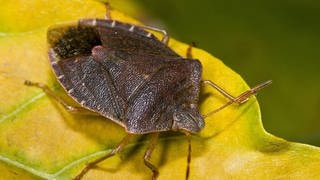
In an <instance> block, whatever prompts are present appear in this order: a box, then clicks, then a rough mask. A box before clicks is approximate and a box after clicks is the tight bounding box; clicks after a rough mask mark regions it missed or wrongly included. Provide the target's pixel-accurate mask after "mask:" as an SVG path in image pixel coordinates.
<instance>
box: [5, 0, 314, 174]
mask: <svg viewBox="0 0 320 180" xmlns="http://www.w3.org/2000/svg"><path fill="white" fill-rule="evenodd" d="M104 13H105V8H104V6H103V5H102V4H101V3H99V2H96V1H75V0H74V1H62V0H57V1H40V0H35V1H27V2H26V1H14V3H13V2H10V1H7V2H2V5H1V7H0V24H1V27H0V31H1V34H0V35H1V36H0V82H1V86H0V174H1V177H2V178H4V179H14V178H17V179H38V178H39V179H42V178H45V179H54V178H57V179H64V178H66V179H68V178H71V177H74V176H75V175H76V174H77V173H78V172H79V171H80V170H81V169H82V168H83V167H84V165H85V164H86V163H87V162H88V161H92V160H94V159H96V158H98V157H100V156H103V155H104V154H106V153H108V152H109V151H110V150H111V148H112V147H114V146H115V145H116V144H117V143H118V142H120V140H121V139H122V138H123V137H124V136H125V134H126V133H125V131H124V130H123V129H122V128H121V127H119V126H118V125H116V124H114V123H112V122H111V121H108V120H106V119H104V118H100V117H90V116H81V115H72V114H70V113H68V112H67V111H66V110H65V109H63V107H62V106H61V105H60V104H58V103H56V102H55V101H54V100H52V99H50V98H49V97H48V96H46V95H45V94H44V93H43V92H42V91H41V90H40V89H37V88H34V87H27V86H24V85H23V82H24V80H25V79H28V80H32V81H36V82H41V83H45V84H47V85H48V86H49V87H50V88H52V89H54V91H55V92H56V93H57V94H58V95H60V96H62V97H63V98H65V99H67V101H70V102H71V103H74V102H72V101H71V99H70V98H69V97H68V96H67V95H66V94H65V93H64V92H63V90H62V88H61V87H60V86H59V85H58V83H57V81H56V79H55V77H54V75H53V73H52V72H51V69H50V65H49V62H48V57H47V43H46V31H47V28H48V26H49V25H53V24H56V23H64V22H70V21H76V20H78V19H80V18H88V17H90V18H92V17H100V18H103V16H104ZM112 17H113V18H114V19H117V20H120V21H124V22H130V23H138V22H137V21H136V20H134V19H132V18H130V17H127V16H125V15H124V14H122V13H120V12H118V11H115V10H113V11H112ZM169 45H170V47H172V48H173V49H174V50H175V51H176V52H178V53H179V54H181V55H182V56H185V54H186V49H187V48H188V45H186V44H183V43H181V42H178V41H176V40H174V39H171V40H170V44H169ZM193 56H194V58H197V59H199V60H200V61H201V62H202V65H203V79H208V80H211V81H213V82H215V83H217V84H219V86H221V87H222V88H223V89H225V90H226V91H228V92H230V94H232V95H238V94H240V93H242V92H244V91H245V90H247V89H248V88H249V87H248V86H247V85H246V83H245V82H244V80H243V79H242V78H241V77H240V76H239V75H238V74H236V73H235V72H233V71H232V70H231V69H230V68H228V67H227V66H225V65H224V64H223V63H222V62H221V61H220V60H218V59H216V58H215V57H213V56H212V55H210V54H208V53H206V52H205V51H203V50H200V49H197V48H194V49H193ZM263 95H267V93H265V94H263ZM225 102H226V99H225V98H223V96H221V95H220V94H219V93H217V92H216V91H214V90H213V88H211V87H207V86H205V87H203V88H202V91H201V112H202V113H203V114H206V113H208V112H210V111H211V110H214V109H216V108H217V107H219V106H221V105H223V103H225ZM146 144H147V139H146V138H144V137H142V138H138V137H137V138H136V139H135V140H134V141H133V142H132V143H131V144H129V145H128V147H127V148H126V149H125V150H124V152H123V153H120V154H119V155H116V156H115V157H112V158H110V159H108V160H106V161H104V162H102V163H100V164H99V168H95V169H93V170H92V171H90V172H89V173H88V174H87V175H86V177H88V178H89V179H96V178H99V177H100V178H102V177H103V178H107V177H109V178H114V179H120V178H121V179H128V178H139V179H141V178H142V179H150V177H151V175H152V174H151V172H150V170H149V169H148V168H147V167H145V166H144V164H143V158H142V157H143V153H144V150H145V149H146ZM186 156H187V141H186V138H185V137H184V136H183V135H179V134H165V135H163V136H161V139H160V142H159V143H158V144H157V146H156V150H155V151H154V153H153V156H152V162H154V164H155V165H156V166H157V167H159V171H160V176H159V178H160V179H173V178H177V179H184V176H185V169H186ZM319 172H320V150H319V148H317V147H313V146H309V145H304V144H298V143H292V142H288V141H285V140H283V139H281V138H277V137H275V136H273V135H270V134H268V133H267V132H266V131H265V130H264V129H263V126H262V122H261V116H260V110H259V105H258V103H257V100H256V99H255V98H251V100H250V101H249V102H247V103H245V104H244V105H242V106H240V107H239V106H236V105H234V106H230V107H228V108H226V109H224V110H222V111H220V112H218V113H216V114H214V115H212V116H210V117H208V118H206V126H205V128H204V129H203V130H202V131H201V133H199V134H198V135H194V136H193V138H192V161H191V179H218V178H221V179H248V178H250V179H252V178H254V179H270V178H272V179H275V178H279V179H290V178H291V179H302V178H303V179H317V178H319Z"/></svg>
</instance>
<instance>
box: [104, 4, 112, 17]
mask: <svg viewBox="0 0 320 180" xmlns="http://www.w3.org/2000/svg"><path fill="white" fill-rule="evenodd" d="M104 6H105V8H106V14H105V15H104V18H105V19H108V20H111V19H112V18H111V6H110V3H108V2H105V3H104Z"/></svg>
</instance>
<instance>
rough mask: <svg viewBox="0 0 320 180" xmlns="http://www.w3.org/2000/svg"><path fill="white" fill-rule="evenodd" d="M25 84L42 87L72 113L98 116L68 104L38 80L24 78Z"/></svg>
mask: <svg viewBox="0 0 320 180" xmlns="http://www.w3.org/2000/svg"><path fill="white" fill-rule="evenodd" d="M24 84H25V85H27V86H35V87H38V88H40V89H42V90H43V91H44V92H45V93H46V94H47V95H48V96H50V97H52V98H53V99H54V100H56V101H57V102H58V103H60V104H61V105H62V106H63V107H64V108H65V109H66V110H67V111H69V112H71V113H74V114H84V115H94V116H100V115H99V114H97V113H95V112H92V111H89V110H87V109H85V108H83V107H75V106H71V105H69V104H68V103H67V102H66V101H65V100H63V99H62V98H61V97H59V96H58V95H56V94H55V93H54V92H53V91H52V90H51V89H50V88H49V87H48V86H47V85H45V84H42V83H38V82H32V81H29V80H26V81H25V82H24Z"/></svg>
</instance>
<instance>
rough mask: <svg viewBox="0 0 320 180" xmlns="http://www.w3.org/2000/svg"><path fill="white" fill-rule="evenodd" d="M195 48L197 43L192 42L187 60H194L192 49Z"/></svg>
mask: <svg viewBox="0 0 320 180" xmlns="http://www.w3.org/2000/svg"><path fill="white" fill-rule="evenodd" d="M193 47H196V43H195V42H192V43H191V44H189V46H188V49H187V53H186V56H187V58H190V59H192V48H193Z"/></svg>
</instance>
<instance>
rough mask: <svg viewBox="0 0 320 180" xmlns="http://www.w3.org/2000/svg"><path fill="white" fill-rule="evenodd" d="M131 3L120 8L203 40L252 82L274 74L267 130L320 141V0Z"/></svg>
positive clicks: (267, 93)
mask: <svg viewBox="0 0 320 180" xmlns="http://www.w3.org/2000/svg"><path fill="white" fill-rule="evenodd" d="M128 2H129V4H130V5H129V6H130V7H129V6H128V5H127V6H121V5H120V6H119V9H122V10H123V11H124V12H127V13H129V14H131V15H133V16H135V17H136V18H137V19H140V20H141V21H143V22H145V23H146V24H152V25H155V26H158V27H159V26H160V27H162V28H164V29H166V30H168V32H169V33H170V34H171V35H172V36H173V37H174V38H176V39H178V40H180V41H183V42H186V43H190V42H192V41H194V42H196V44H197V46H198V47H199V48H201V49H204V50H206V51H208V52H210V53H211V54H213V55H214V56H216V57H218V58H220V59H221V60H223V62H224V63H225V64H226V65H227V66H229V67H231V68H232V69H234V70H235V71H236V72H238V73H239V74H241V75H242V77H243V78H244V79H245V80H246V82H247V83H248V84H249V85H251V86H253V85H255V84H257V83H259V82H261V81H265V80H268V79H272V80H273V82H274V83H273V84H272V86H271V87H269V88H268V89H265V90H263V92H261V93H260V95H259V96H258V99H259V103H260V106H261V111H262V120H263V124H264V127H265V129H266V130H267V131H268V132H270V133H272V134H274V135H276V136H279V137H282V138H285V139H288V140H291V141H298V142H303V143H308V144H313V145H317V146H320V119H319V116H320V94H319V93H320V1H316V0H314V1H312V0H291V1H285V0H269V1H259V0H258V1H255V0H242V1H235V0H219V1H216V0H202V1H200V0H199V1H191V0H161V1H160V0H153V1H150V0H135V1H128ZM111 3H112V2H111ZM118 3H120V2H119V1H118V2H114V4H115V6H118V5H117V4H118ZM122 3H123V2H122ZM120 4H121V3H120ZM112 5H113V4H112ZM132 6H135V7H134V8H133V7H132ZM115 8H117V7H115Z"/></svg>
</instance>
